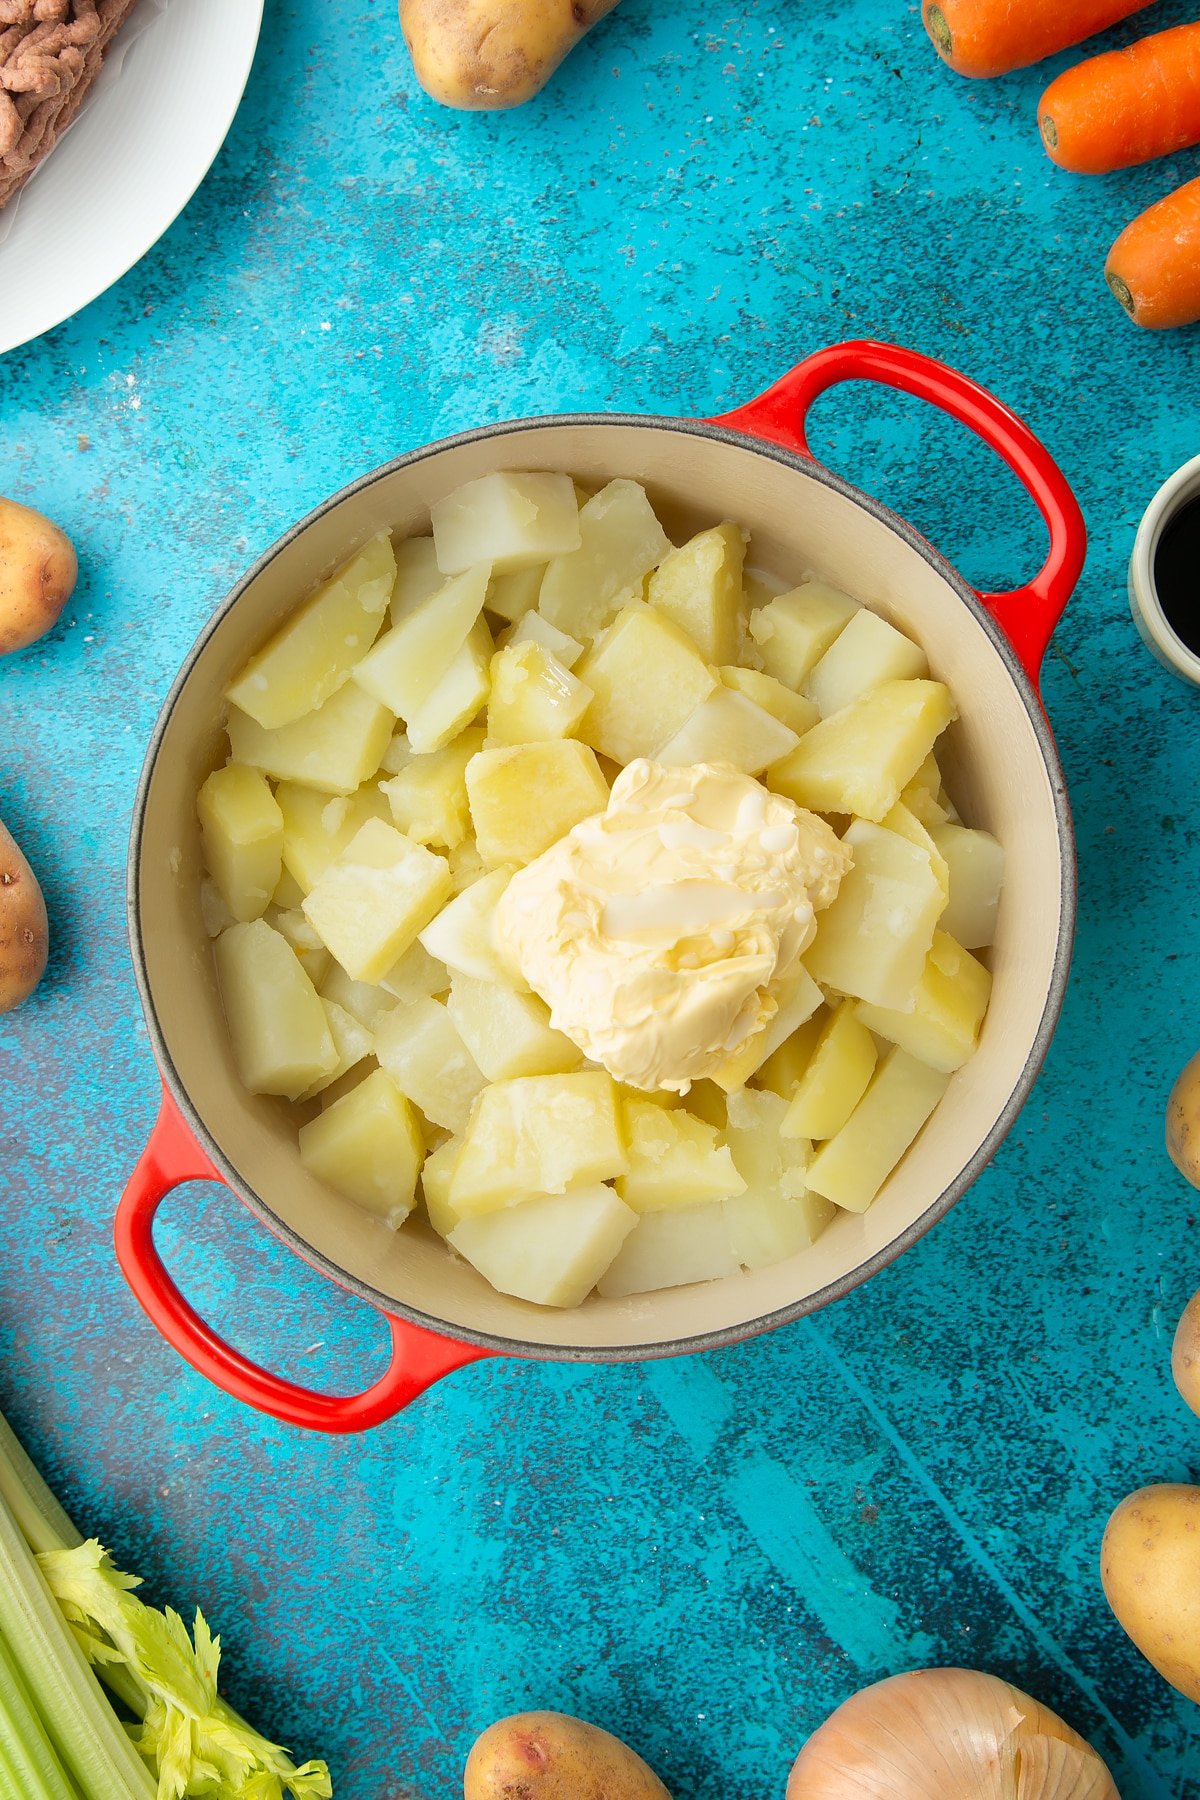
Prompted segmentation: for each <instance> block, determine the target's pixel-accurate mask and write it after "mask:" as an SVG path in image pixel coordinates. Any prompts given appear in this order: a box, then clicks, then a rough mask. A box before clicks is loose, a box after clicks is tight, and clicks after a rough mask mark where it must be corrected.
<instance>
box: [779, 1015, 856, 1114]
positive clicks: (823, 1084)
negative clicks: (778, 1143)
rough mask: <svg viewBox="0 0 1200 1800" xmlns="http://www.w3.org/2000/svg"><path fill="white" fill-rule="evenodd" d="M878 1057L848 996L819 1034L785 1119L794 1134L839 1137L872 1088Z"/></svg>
mask: <svg viewBox="0 0 1200 1800" xmlns="http://www.w3.org/2000/svg"><path fill="white" fill-rule="evenodd" d="M878 1060H879V1055H878V1052H877V1050H876V1048H875V1040H874V1038H873V1037H872V1036H871V1033H870V1032H869V1031H868V1030H867V1027H866V1025H865V1024H864V1023H863V1022H862V1020H861V1019H860V1018H859V1015H858V1011H857V1009H856V1007H855V1004H854V1002H853V1000H844V1001H843V1002H842V1004H841V1005H840V1006H839V1007H838V1009H837V1011H836V1012H835V1013H834V1014H833V1016H832V1018H831V1019H830V1020H829V1022H828V1024H827V1025H826V1027H825V1029H824V1031H823V1032H822V1033H821V1035H820V1037H819V1038H818V1040H817V1042H816V1044H815V1046H814V1048H813V1053H812V1057H811V1060H810V1061H809V1064H808V1067H807V1068H806V1069H805V1071H804V1074H803V1075H802V1076H801V1078H800V1084H799V1086H798V1087H797V1089H796V1091H795V1093H794V1094H793V1096H792V1103H791V1105H790V1107H789V1108H788V1111H787V1116H786V1118H785V1119H784V1122H783V1126H782V1128H781V1129H782V1131H783V1134H784V1136H785V1137H789V1138H831V1137H836V1135H837V1133H838V1132H839V1131H840V1130H841V1129H842V1126H843V1125H844V1124H845V1123H846V1120H847V1119H848V1118H849V1117H850V1114H851V1113H852V1112H853V1111H854V1109H855V1107H856V1106H857V1105H858V1103H859V1101H860V1100H861V1099H862V1097H863V1095H864V1094H865V1093H866V1091H867V1083H868V1082H869V1081H870V1079H871V1077H872V1075H873V1074H874V1073H875V1064H876V1062H877V1061H878Z"/></svg>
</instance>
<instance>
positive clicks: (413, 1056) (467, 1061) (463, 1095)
mask: <svg viewBox="0 0 1200 1800" xmlns="http://www.w3.org/2000/svg"><path fill="white" fill-rule="evenodd" d="M375 1054H376V1056H377V1057H378V1058H379V1061H380V1064H381V1066H382V1067H383V1068H384V1069H386V1070H387V1072H388V1074H389V1075H390V1076H391V1078H392V1080H393V1081H394V1082H395V1084H396V1086H397V1087H398V1088H399V1089H400V1092H401V1093H402V1094H407V1095H408V1098H409V1099H410V1100H411V1101H412V1102H413V1104H414V1105H415V1106H419V1107H420V1109H421V1111H422V1112H423V1113H424V1114H425V1117H426V1118H427V1119H429V1120H431V1121H432V1122H433V1124H435V1125H443V1126H445V1128H446V1130H447V1131H461V1130H462V1129H463V1127H464V1126H465V1125H466V1123H467V1120H468V1118H469V1117H470V1113H471V1107H472V1105H473V1103H474V1101H475V1098H476V1095H478V1094H479V1093H480V1092H481V1091H482V1089H483V1085H484V1079H483V1074H482V1072H481V1070H480V1069H479V1068H478V1067H477V1066H476V1064H475V1061H474V1059H473V1057H472V1056H471V1053H470V1051H469V1050H468V1049H467V1046H466V1045H465V1044H464V1043H463V1041H462V1039H461V1038H460V1037H459V1035H458V1028H457V1027H456V1025H455V1023H454V1020H453V1019H452V1018H451V1017H450V1014H449V1013H448V1012H447V1010H446V1008H445V1006H444V1005H443V1004H442V1002H441V1001H440V1000H417V1001H414V1003H413V1004H412V1005H411V1006H401V1007H397V1008H396V1010H395V1011H394V1012H391V1013H389V1014H388V1015H387V1017H386V1019H383V1020H381V1022H380V1024H379V1027H378V1029H377V1030H376V1033H375Z"/></svg>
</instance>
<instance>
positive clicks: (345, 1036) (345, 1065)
mask: <svg viewBox="0 0 1200 1800" xmlns="http://www.w3.org/2000/svg"><path fill="white" fill-rule="evenodd" d="M321 1005H322V1006H323V1007H324V1008H325V1022H326V1024H327V1025H328V1026H329V1035H330V1037H331V1038H332V1039H333V1047H334V1049H335V1050H336V1051H337V1058H338V1059H337V1063H336V1065H335V1066H334V1068H332V1069H331V1070H330V1071H329V1072H328V1074H326V1075H321V1076H319V1077H318V1078H317V1080H316V1081H314V1082H313V1084H312V1086H311V1087H310V1088H305V1090H304V1092H303V1093H302V1094H300V1095H298V1096H297V1098H298V1099H300V1100H311V1099H312V1098H313V1096H314V1095H316V1094H323V1093H324V1092H325V1090H326V1089H327V1088H330V1087H332V1086H333V1084H334V1082H335V1081H340V1080H341V1079H342V1077H343V1075H348V1074H349V1073H350V1071H351V1069H357V1067H358V1065H359V1063H361V1062H362V1061H363V1060H364V1058H366V1057H368V1056H373V1055H374V1054H375V1039H374V1037H373V1035H372V1033H371V1032H369V1031H368V1030H367V1028H366V1026H365V1025H362V1024H360V1023H359V1021H358V1020H357V1019H356V1018H355V1017H354V1014H353V1013H349V1012H347V1011H346V1009H345V1007H344V1006H339V1005H338V1004H337V1002H336V1000H327V999H325V998H324V996H322V998H321Z"/></svg>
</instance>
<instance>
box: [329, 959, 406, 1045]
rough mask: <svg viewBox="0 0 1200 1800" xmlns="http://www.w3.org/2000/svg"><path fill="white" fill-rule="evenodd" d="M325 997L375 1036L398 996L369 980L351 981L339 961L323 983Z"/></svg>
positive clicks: (332, 966) (331, 967)
mask: <svg viewBox="0 0 1200 1800" xmlns="http://www.w3.org/2000/svg"><path fill="white" fill-rule="evenodd" d="M320 992H321V998H322V1000H332V1001H333V1003H334V1004H335V1005H336V1006H340V1007H342V1008H343V1009H344V1010H345V1011H346V1012H348V1013H349V1014H350V1015H351V1017H352V1018H355V1019H357V1020H358V1022H359V1024H360V1025H361V1026H363V1027H364V1029H365V1030H367V1031H369V1032H370V1033H371V1036H372V1037H374V1035H375V1033H376V1031H378V1029H379V1026H380V1023H381V1021H382V1020H384V1019H385V1018H386V1017H387V1015H388V1014H389V1013H390V1012H394V1011H395V1008H396V996H395V995H394V994H392V993H389V992H388V990H387V989H386V988H383V987H377V986H376V985H375V984H374V983H373V982H369V981H352V980H351V979H350V977H349V975H347V973H346V971H345V969H343V968H342V966H341V964H340V963H335V962H331V963H330V965H329V968H328V970H327V971H326V973H325V975H324V976H323V977H322V980H321V983H320Z"/></svg>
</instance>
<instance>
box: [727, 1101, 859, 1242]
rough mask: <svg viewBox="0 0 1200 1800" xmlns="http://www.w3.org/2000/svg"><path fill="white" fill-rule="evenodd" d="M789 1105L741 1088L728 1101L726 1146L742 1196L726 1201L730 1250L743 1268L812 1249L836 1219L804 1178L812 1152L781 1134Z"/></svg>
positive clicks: (824, 1200) (803, 1142) (799, 1141)
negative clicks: (743, 1185) (742, 1188)
mask: <svg viewBox="0 0 1200 1800" xmlns="http://www.w3.org/2000/svg"><path fill="white" fill-rule="evenodd" d="M786 1116H787V1103H786V1101H783V1100H781V1099H780V1098H779V1096H778V1095H777V1094H770V1093H756V1092H755V1090H754V1089H753V1088H744V1089H743V1090H742V1092H741V1093H739V1094H731V1095H730V1096H729V1108H728V1123H727V1125H726V1128H725V1141H726V1143H727V1144H728V1145H729V1148H730V1150H731V1152H732V1153H733V1160H734V1163H735V1165H736V1167H737V1170H738V1173H739V1174H740V1175H741V1176H742V1178H743V1180H744V1181H745V1183H746V1189H745V1192H744V1193H742V1194H738V1195H736V1196H734V1197H733V1198H732V1199H729V1200H727V1201H726V1202H725V1226H726V1230H727V1231H728V1234H729V1243H730V1248H731V1249H732V1251H733V1254H734V1255H735V1256H736V1258H737V1260H738V1262H739V1263H740V1264H741V1266H742V1267H743V1268H744V1269H765V1268H769V1267H770V1266H771V1264H772V1263H778V1262H783V1261H784V1260H785V1259H786V1258H787V1257H789V1256H794V1255H795V1254H796V1252H797V1251H799V1250H807V1249H808V1247H809V1246H810V1245H811V1244H814V1243H815V1242H816V1240H817V1238H818V1237H819V1236H820V1234H821V1232H822V1231H823V1230H824V1229H825V1227H826V1225H828V1223H829V1221H830V1219H832V1217H833V1215H834V1207H833V1204H832V1202H831V1201H829V1200H826V1199H824V1198H822V1196H821V1195H820V1194H814V1193H812V1192H811V1191H810V1189H809V1187H808V1183H807V1181H806V1179H805V1171H806V1170H807V1167H808V1161H809V1156H810V1147H809V1145H808V1143H807V1141H805V1140H804V1139H802V1138H787V1137H784V1136H783V1135H782V1132H783V1122H784V1119H785V1118H786Z"/></svg>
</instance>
